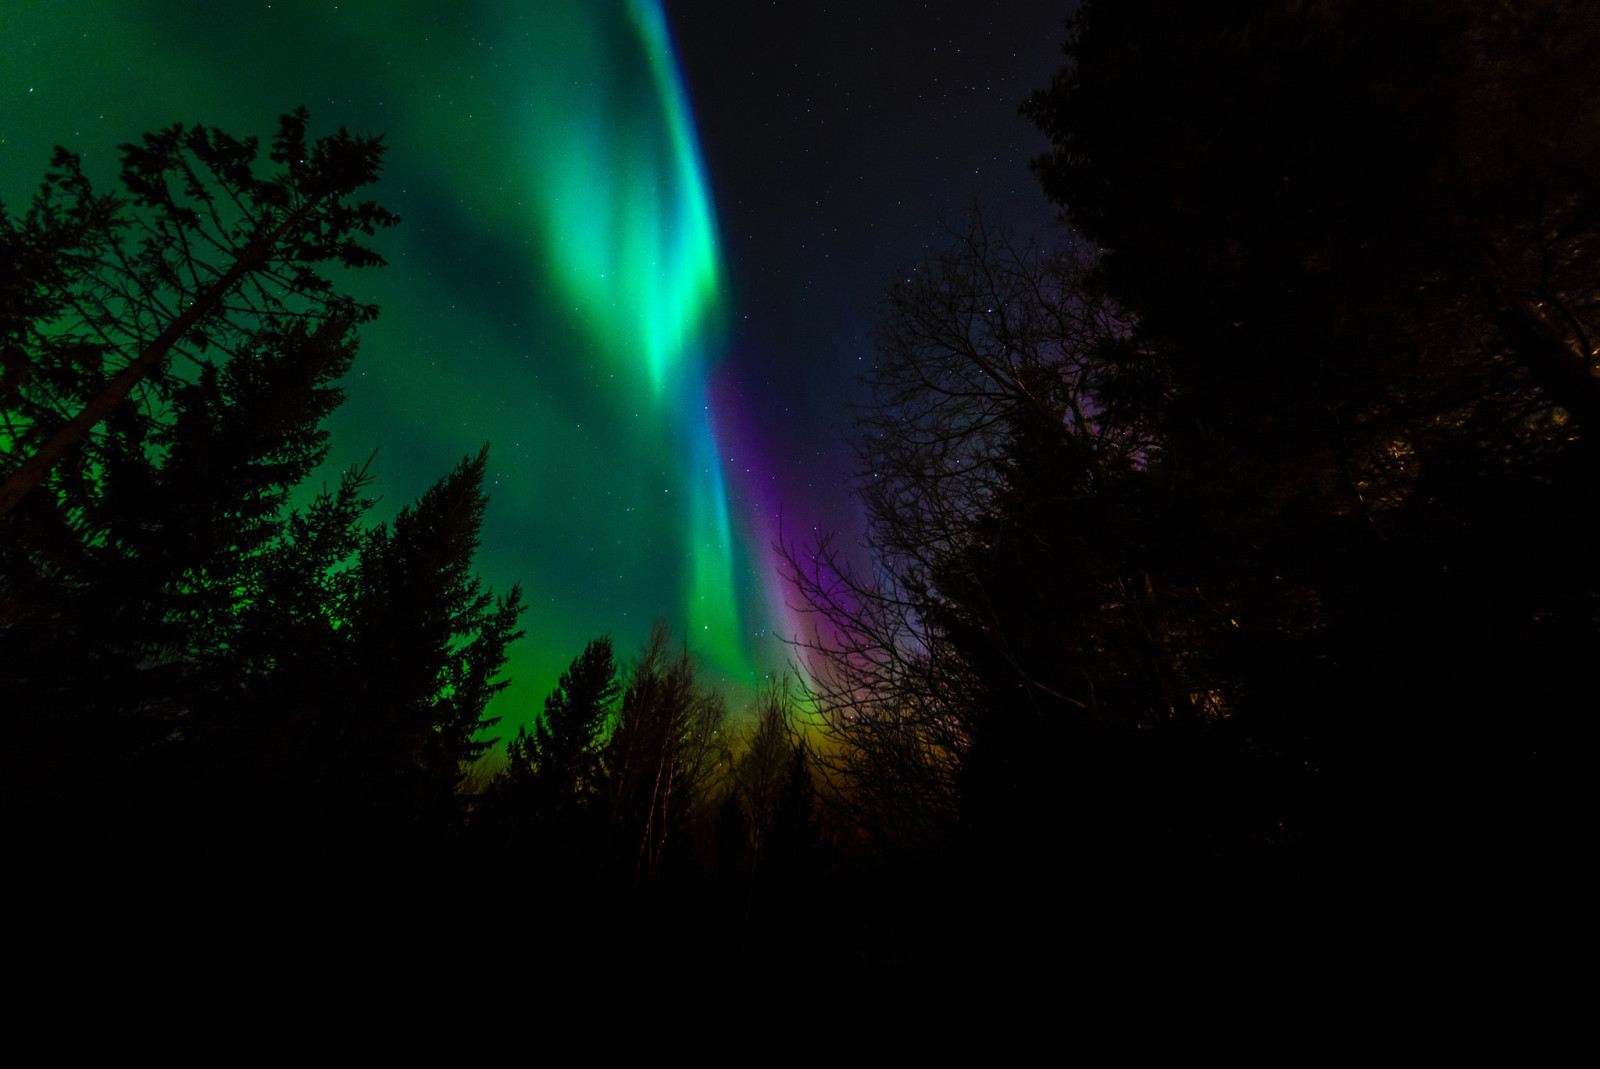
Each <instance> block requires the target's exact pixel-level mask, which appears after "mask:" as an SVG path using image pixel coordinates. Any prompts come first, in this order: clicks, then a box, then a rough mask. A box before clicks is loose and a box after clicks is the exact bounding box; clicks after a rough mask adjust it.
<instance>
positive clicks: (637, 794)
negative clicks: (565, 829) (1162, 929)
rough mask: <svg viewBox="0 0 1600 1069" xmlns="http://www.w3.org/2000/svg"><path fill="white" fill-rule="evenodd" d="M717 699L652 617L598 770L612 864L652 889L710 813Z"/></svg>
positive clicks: (723, 749)
mask: <svg viewBox="0 0 1600 1069" xmlns="http://www.w3.org/2000/svg"><path fill="white" fill-rule="evenodd" d="M725 717H726V712H725V707H724V705H723V702H722V698H721V697H720V696H719V695H717V694H716V693H714V692H709V691H706V690H703V689H702V688H701V687H700V686H699V684H698V683H697V681H696V673H695V667H694V662H693V661H692V660H691V659H690V656H689V651H688V649H687V648H685V649H683V650H682V651H681V652H680V653H678V654H677V655H674V654H673V653H672V632H671V630H670V629H669V628H668V627H667V625H666V624H665V623H664V622H660V621H658V622H657V623H656V625H655V626H654V628H653V629H652V630H651V632H650V638H649V639H648V640H647V641H646V643H645V645H644V648H643V649H642V650H641V651H640V653H639V657H638V660H637V661H636V662H635V663H634V665H633V668H632V670H631V671H630V673H629V675H628V683H627V686H626V688H625V689H624V691H623V695H622V706H621V709H620V710H619V712H618V715H617V720H616V724H615V726H614V727H613V729H612V731H611V735H610V737H609V738H608V739H607V740H606V744H605V749H604V751H603V754H602V758H601V760H602V767H603V770H604V775H605V777H606V781H607V792H608V796H609V797H608V803H609V807H610V817H609V827H608V830H607V836H606V839H607V847H608V853H609V855H610V857H611V859H612V863H613V864H614V865H616V866H619V867H620V870H621V871H622V872H626V873H629V874H630V878H631V880H632V882H633V883H634V885H635V886H636V887H637V888H640V889H642V890H644V891H645V892H647V893H648V892H651V891H653V890H654V889H655V887H656V886H657V884H658V883H659V881H660V879H661V877H662V874H663V871H664V867H665V865H666V862H667V861H668V859H669V857H671V856H674V855H676V856H679V857H683V856H687V854H688V852H689V846H690V843H689V842H688V835H687V831H688V826H689V823H690V821H691V820H692V819H694V818H697V817H699V816H702V815H705V816H709V813H708V812H707V810H708V809H709V808H710V806H711V805H713V804H714V797H713V788H714V787H715V786H716V783H717V781H718V780H719V779H720V777H721V776H722V775H723V773H724V772H725V770H726V768H727V762H728V747H727V742H726V739H725V738H724V737H723V734H722V732H723V721H724V719H725Z"/></svg>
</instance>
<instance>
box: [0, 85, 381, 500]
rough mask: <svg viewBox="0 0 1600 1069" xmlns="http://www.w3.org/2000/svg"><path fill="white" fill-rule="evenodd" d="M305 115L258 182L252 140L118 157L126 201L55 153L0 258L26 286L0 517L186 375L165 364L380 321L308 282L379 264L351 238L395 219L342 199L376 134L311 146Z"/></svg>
mask: <svg viewBox="0 0 1600 1069" xmlns="http://www.w3.org/2000/svg"><path fill="white" fill-rule="evenodd" d="M307 118H308V117H307V114H306V112H305V110H304V109H300V110H298V111H296V112H294V113H293V114H290V115H285V116H283V117H282V120H281V122H280V124H279V130H278V133H277V135H276V136H275V137H274V139H273V146H272V152H271V158H272V161H273V162H274V163H277V164H280V165H281V166H282V170H280V171H279V172H278V173H276V174H274V175H272V176H271V177H268V178H262V177H259V176H257V175H256V174H255V171H254V165H255V161H256V157H257V155H258V151H259V146H258V143H257V141H256V140H255V139H254V138H249V139H247V140H245V141H238V140H236V139H234V138H232V137H229V136H228V135H227V134H224V133H223V132H221V131H220V130H216V129H210V130H208V129H205V128H204V127H199V126H196V127H192V128H185V127H182V126H175V127H172V128H171V129H169V130H164V131H162V132H161V133H158V134H147V135H145V138H144V142H143V144H141V145H131V144H130V145H124V146H123V147H122V153H123V156H122V162H123V167H122V176H121V178H122V185H123V188H124V189H125V190H126V192H127V194H128V197H129V199H128V201H126V202H124V201H119V200H116V199H113V198H110V197H101V196H97V195H96V194H95V193H94V191H93V190H92V188H91V187H90V184H89V181H88V179H87V178H86V177H85V176H84V174H83V172H82V169H81V167H80V165H79V161H78V158H77V157H76V156H73V155H71V154H70V153H68V152H66V151H65V150H63V149H57V151H56V156H55V159H54V160H53V165H54V166H55V167H57V168H59V170H58V171H56V172H55V173H52V174H51V175H50V176H49V179H48V181H47V183H46V185H45V187H44V189H43V190H42V191H41V193H40V194H39V195H38V196H37V197H36V198H35V199H34V202H33V205H32V207H31V210H30V211H29V212H28V214H27V216H26V217H25V218H24V219H23V221H22V225H21V226H20V227H18V226H17V225H16V224H14V223H11V222H9V221H8V223H7V226H6V238H7V244H8V246H10V252H9V254H8V256H7V257H6V260H7V261H8V266H9V267H10V268H11V270H13V271H17V272H18V274H20V275H21V278H20V279H18V278H16V277H15V276H14V277H13V281H12V283H11V284H10V285H8V286H7V289H8V290H9V291H10V292H12V293H14V294H16V295H17V297H15V298H12V299H11V300H8V304H11V303H12V302H13V301H15V302H16V303H17V304H20V305H21V306H22V307H21V308H19V309H18V311H20V312H22V313H24V314H25V315H27V317H28V318H27V319H26V320H23V321H22V322H15V321H14V322H12V323H9V324H8V331H7V333H8V335H9V337H8V339H7V345H6V346H5V350H4V353H5V376H4V388H5V390H4V392H5V393H6V394H7V405H8V409H10V412H9V415H8V419H7V431H6V433H7V436H8V439H9V441H8V446H9V448H8V449H7V451H6V452H7V458H8V461H9V463H7V465H6V468H5V470H4V474H5V482H4V483H3V484H0V516H4V515H5V514H7V513H9V512H10V511H11V510H12V509H13V508H15V507H16V506H17V504H18V502H20V501H21V500H22V498H23V497H24V496H26V495H27V494H28V493H29V492H30V491H32V490H33V489H34V488H35V487H37V486H38V485H39V484H40V483H41V482H43V481H44V480H45V479H46V478H47V477H48V476H49V475H50V472H51V471H52V469H54V468H55V467H56V465H58V464H59V463H60V462H61V461H62V460H63V458H65V457H66V456H68V455H69V454H70V453H71V452H73V451H74V450H76V449H78V448H80V446H81V445H82V444H83V443H85V442H87V441H89V440H90V439H91V436H92V435H93V433H94V431H95V428H96V427H97V426H98V425H99V424H101V423H102V422H103V421H104V420H106V419H107V418H108V417H110V416H111V415H112V413H113V412H115V411H117V410H118V408H119V407H120V406H121V405H122V404H123V402H124V400H125V399H126V398H127V397H128V395H129V394H130V392H131V391H132V390H133V389H134V388H135V387H137V386H140V385H141V384H144V383H149V384H150V387H151V388H152V389H154V390H156V391H157V392H158V393H159V394H162V395H164V389H163V388H164V387H165V388H166V389H170V388H172V387H173V386H175V385H177V384H178V383H180V382H182V381H184V379H185V378H186V377H187V376H186V375H180V376H179V377H173V376H172V375H171V374H169V372H170V367H171V364H172V362H173V357H174V355H180V356H182V357H184V358H186V359H187V360H192V361H194V363H195V364H196V365H197V366H198V368H199V369H202V370H203V369H204V368H206V367H207V366H211V365H212V364H213V362H214V360H215V356H214V355H211V354H213V353H216V352H220V354H222V355H223V356H226V355H230V354H233V353H236V352H238V351H239V350H240V349H241V348H246V347H249V346H252V345H254V344H256V342H255V339H257V338H258V337H259V335H260V334H261V333H262V332H263V331H264V330H268V331H269V330H274V329H276V330H284V329H286V328H287V326H288V324H289V323H292V322H294V321H296V320H305V319H308V318H309V319H316V320H322V319H327V318H329V317H330V316H333V317H338V318H342V319H345V320H348V321H351V322H363V321H365V320H367V319H370V318H371V317H372V316H373V315H374V314H375V311H376V310H375V309H373V308H371V307H367V306H362V305H359V304H357V303H356V302H354V301H353V300H351V299H350V298H349V297H346V296H343V295H341V294H338V293H336V292H334V291H333V290H332V287H331V285H330V283H329V282H328V281H327V280H326V279H324V278H323V277H321V276H320V275H319V274H318V273H317V271H318V268H319V266H320V265H322V264H324V263H327V262H329V261H335V262H337V263H339V264H340V265H342V266H344V267H362V266H369V265H375V264H381V263H382V262H383V260H382V258H381V257H379V256H378V255H377V253H375V252H373V251H372V250H371V249H369V248H367V247H366V246H364V245H362V244H361V243H360V240H359V238H358V235H363V234H365V235H370V234H372V233H374V232H375V230H376V229H377V228H378V227H386V226H391V225H393V224H394V223H395V222H397V221H398V220H397V218H396V217H395V216H393V215H392V214H390V213H389V212H387V211H385V210H384V209H382V208H380V207H378V206H377V205H376V204H375V203H373V202H370V201H369V202H365V203H355V202H352V201H351V200H350V199H349V198H350V197H351V195H352V194H353V193H354V192H355V191H356V190H358V189H360V188H361V187H362V186H365V185H368V184H370V183H371V182H372V181H374V179H376V177H377V173H378V168H379V164H380V162H381V160H382V157H383V145H382V143H381V139H379V138H370V137H369V138H358V137H353V136H351V135H350V134H348V133H346V132H345V131H343V130H341V131H339V132H338V133H337V134H335V135H333V136H331V137H326V138H322V139H321V140H319V141H317V142H315V143H314V144H308V143H307V141H306V122H307ZM63 200H64V201H65V203H62V201H63ZM129 207H131V208H132V209H133V211H132V213H130V212H129V211H128V210H127V209H128V208H129ZM130 239H136V240H137V242H138V246H137V248H131V247H129V246H130ZM9 312H10V309H8V313H9ZM8 318H9V315H8ZM24 338H25V341H24V340H23V339H24ZM102 369H109V370H102ZM107 374H109V376H110V377H109V378H103V377H102V376H103V375H107ZM13 394H14V395H16V396H15V397H14V398H13V397H11V395H13ZM13 406H14V407H13Z"/></svg>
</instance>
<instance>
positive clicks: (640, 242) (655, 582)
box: [0, 0, 795, 733]
mask: <svg viewBox="0 0 1600 1069" xmlns="http://www.w3.org/2000/svg"><path fill="white" fill-rule="evenodd" d="M5 8H6V15H7V23H8V32H7V40H6V41H5V42H3V43H0V72H3V73H0V158H3V159H4V161H5V166H4V168H3V169H0V197H3V198H4V201H5V203H6V204H7V205H8V207H10V208H11V209H12V210H17V209H19V208H20V207H21V206H22V205H24V204H25V203H26V199H27V198H28V196H30V195H31V193H32V191H33V188H34V186H35V184H36V183H37V181H38V179H39V178H40V177H41V176H42V174H43V172H44V170H45V167H46V164H47V163H48V159H49V152H50V148H51V146H52V145H54V144H57V143H60V144H64V145H66V146H67V147H68V148H70V149H72V150H74V151H78V152H81V153H83V154H84V157H85V162H86V165H87V168H88V170H89V173H90V174H91V175H92V176H94V177H95V178H96V181H97V182H98V183H99V184H100V186H101V187H102V188H106V189H109V188H111V183H112V181H113V179H114V175H115V162H116V154H115V152H114V151H113V148H114V146H115V145H117V144H120V143H121V142H124V141H128V140H133V139H135V138H136V137H137V136H138V135H139V134H141V133H143V132H145V131H147V130H152V129H157V128H160V127H163V126H167V125H170V124H172V123H173V122H179V121H183V122H195V121H201V122H204V123H207V124H210V125H215V126H219V127H221V128H223V129H225V130H228V131H229V132H231V133H236V134H240V135H243V134H247V133H262V134H264V133H266V132H269V131H270V130H271V129H273V127H274V125H275V117H276V115H277V114H278V113H279V112H282V111H286V110H288V109H290V108H292V107H294V106H296V105H298V104H302V103H303V104H305V105H307V106H308V107H309V108H310V109H311V111H312V116H313V120H314V122H316V123H317V124H318V126H319V128H321V129H331V128H333V127H334V126H337V125H345V126H348V127H350V128H351V129H353V130H358V131H382V132H385V133H386V134H387V143H388V145H389V146H390V153H389V156H388V159H387V166H386V171H385V178H384V181H383V182H382V184H381V186H380V188H379V190H378V194H377V195H378V196H379V198H380V199H381V200H382V201H383V202H384V203H385V204H386V205H387V206H389V207H391V208H393V209H394V210H396V211H398V212H399V213H400V214H401V215H402V216H403V217H404V220H405V221H404V223H403V224H402V226H400V227H399V228H397V229H396V230H395V231H392V232H390V234H389V235H385V239H384V241H385V243H384V246H383V251H384V253H385V255H386V256H387V257H388V259H389V261H390V266H388V267H387V268H384V269H382V270H381V271H377V272H367V273H366V274H365V275H356V276H352V278H351V279H350V287H351V288H352V289H353V290H354V291H355V292H357V293H358V294H359V295H360V296H361V297H363V298H364V299H370V300H374V301H376V302H378V303H379V304H381V305H382V306H383V314H382V317H381V318H380V320H379V322H378V323H377V324H374V325H373V326H372V327H371V328H369V329H368V330H367V332H366V333H365V334H364V336H363V345H362V355H361V357H360V358H359V359H358V361H357V366H356V370H355V372H353V374H352V376H351V379H350V381H349V383H348V385H349V388H350V400H349V402H348V403H347V404H346V406H345V408H344V409H343V410H341V412H340V414H339V416H338V417H337V419H336V422H335V425H334V427H333V430H334V435H335V439H334V443H335V445H334V450H335V451H334V456H333V458H332V459H331V460H330V469H333V470H337V468H341V467H346V466H349V465H351V464H359V463H362V462H364V461H365V459H366V458H367V456H368V455H369V454H370V453H371V451H372V450H373V449H374V448H378V449H379V453H378V457H377V461H376V463H375V465H374V470H375V471H376V472H377V474H378V483H377V485H378V488H379V491H380V492H381V493H382V494H383V495H384V504H383V506H382V510H381V511H383V512H392V511H393V510H395V509H397V508H398V506H399V504H400V503H402V502H404V501H406V500H410V499H411V498H413V497H414V496H415V495H416V494H418V493H420V492H421V490H422V489H424V488H425V487H426V486H427V485H428V484H429V483H430V482H431V481H432V480H433V479H434V478H437V477H438V476H439V475H440V474H442V473H443V472H444V471H446V470H447V469H448V468H449V467H450V465H451V464H453V463H454V461H455V460H456V459H458V458H459V457H460V456H461V455H463V454H464V453H467V452H469V451H473V450H475V449H476V448H477V446H478V445H480V444H481V443H482V442H484V441H486V440H487V441H489V442H490V443H491V446H492V459H493V471H492V476H491V478H492V481H493V486H492V487H491V492H492V494H493V501H492V503H491V505H490V516H489V520H488V524H487V526H486V529H485V532H484V542H483V547H482V549H481V551H480V553H479V558H478V560H479V567H480V570H481V571H482V572H483V574H484V576H485V578H486V579H487V580H488V581H489V582H491V583H493V584H494V585H495V586H496V587H497V588H502V589H503V588H504V587H506V586H508V585H510V583H512V582H514V581H518V580H520V581H521V582H522V583H523V584H524V587H525V589H526V590H527V592H528V595H529V598H528V600H529V602H530V605H531V611H530V613H529V617H528V620H527V626H528V638H527V639H525V640H524V641H523V642H522V643H520V644H519V646H518V648H517V649H516V651H515V652H514V654H513V660H512V665H511V671H512V672H513V674H514V675H515V676H516V677H517V679H518V682H517V684H515V685H514V686H513V687H512V688H511V689H510V690H509V691H507V693H506V694H505V695H504V696H502V698H501V699H500V700H499V702H498V704H497V706H496V707H495V708H494V709H493V710H492V712H494V713H496V714H498V715H501V716H503V717H504V718H505V719H504V722H503V723H502V725H501V729H500V732H501V733H504V732H505V731H506V730H507V729H509V730H511V731H513V732H514V731H515V727H516V725H517V724H518V723H523V722H526V721H528V720H529V719H530V718H531V717H532V715H533V714H534V712H535V710H536V709H537V708H538V707H539V703H540V699H541V698H542V696H543V693H544V690H545V689H547V688H548V686H549V685H550V683H551V682H553V680H554V677H555V675H556V673H557V671H558V670H559V669H560V668H561V667H562V666H564V665H565V663H566V662H567V660H569V659H570V658H571V657H572V656H573V655H574V654H576V653H577V652H578V651H579V650H581V649H582V647H583V644H584V642H585V641H587V639H589V638H591V637H593V636H594V635H597V634H601V633H606V632H609V633H611V634H612V635H613V638H614V640H615V641H616V643H617V645H618V647H619V649H623V650H626V649H628V648H630V647H631V646H633V645H635V644H636V643H637V642H638V641H639V640H640V639H641V638H642V637H643V636H644V634H645V633H646V631H647V629H648V627H649V625H650V621H651V620H652V619H653V618H654V617H657V616H665V617H667V618H668V619H669V620H670V621H671V622H672V623H674V625H675V626H676V627H677V628H678V629H679V630H680V632H681V633H683V634H685V637H686V638H687V639H688V641H689V643H690V644H691V647H692V648H693V649H694V650H695V651H696V652H697V653H698V654H699V655H700V656H701V657H702V659H703V660H704V662H705V664H706V666H707V668H708V669H709V670H710V674H711V676H712V677H713V678H714V679H716V680H718V681H720V682H721V683H722V684H723V685H724V686H725V687H727V688H729V689H730V690H731V691H732V692H734V693H730V697H737V695H738V692H743V691H747V690H748V689H750V688H752V687H754V686H756V685H757V684H758V683H759V680H760V679H761V678H762V677H763V675H764V674H766V673H768V672H771V671H774V670H776V669H778V668H780V667H781V666H782V665H783V664H784V663H785V662H786V657H787V651H786V648H785V647H784V646H783V645H782V643H781V642H779V641H778V640H777V639H776V638H775V637H774V632H776V633H779V634H782V633H792V631H793V630H794V627H795V621H794V620H793V619H791V618H790V614H789V612H788V610H786V609H785V608H784V599H783V596H782V593H781V591H780V590H779V589H778V583H777V579H776V573H775V571H774V569H773V566H772V565H773V562H772V560H771V559H770V558H771V551H770V544H771V542H772V540H773V538H774V537H775V526H774V524H775V520H776V517H775V508H774V503H775V502H776V501H777V500H779V499H780V498H781V488H778V487H776V486H775V485H774V483H773V480H772V477H771V475H770V473H768V472H767V471H766V465H765V463H764V461H763V458H762V456H761V455H760V453H761V451H760V449H759V448H756V447H755V446H754V445H753V444H752V443H747V442H740V441H738V440H723V439H719V434H718V426H719V420H720V421H721V422H723V423H725V424H726V425H728V426H730V427H731V426H739V425H741V419H742V416H741V414H740V413H737V412H727V411H721V412H719V411H718V410H717V409H716V406H715V404H714V402H713V397H714V393H715V391H714V389H713V385H714V378H715V360H716V357H717V355H718V353H719V346H720V344H721V342H720V339H721V338H722V337H723V336H724V335H725V333H726V318H727V315H728V310H727V307H726V304H727V302H726V298H725V293H724V290H725V287H724V284H723V268H722V264H721V261H720V259H719V253H718V240H717V224H716V212H715V208H714V205H713V202H712V197H711V192H710V185H709V181H708V177H707V174H706V171H705V167H704V164H703V162H702V158H701V154H700V150H699V146H698V144H697V137H696V132H695V127H694V122H693V118H692V114H691V111H690V107H689V103H688V98H687V92H686V90H685V87H684V83H683V80H682V77H681V73H680V72H679V70H678V67H677V63H676V60H675V57H674V55H673V51H672V46H671V42H670V39H669V35H668V32H667V27H666V21H665V18H664V16H663V13H662V11H661V9H660V6H659V0H612V2H600V0H540V2H538V3H532V2H529V3H513V2H509V0H499V2H493V0H490V2H480V3H474V4H470V5H458V4H453V3H413V4H408V5H403V6H402V5H394V4H389V3H383V2H378V0H365V2H356V3H340V4H338V5H330V4H323V3H311V2H290V3H272V4H254V5H250V6H248V7H245V6H243V5H238V6H230V8H229V9H228V10H229V15H228V17H227V18H226V19H222V18H218V17H217V16H218V13H219V10H220V9H217V8H215V7H213V6H211V5H209V4H202V3H191V2H186V0H185V2H167V3H153V4H140V5H119V4H113V3H105V4H97V3H84V4H72V3H63V4H52V5H31V4H10V3H8V4H6V5H5ZM725 437H726V438H737V437H738V436H731V435H730V436H725ZM333 470H330V471H328V472H327V473H326V475H327V477H328V478H330V479H331V478H332V477H333Z"/></svg>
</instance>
